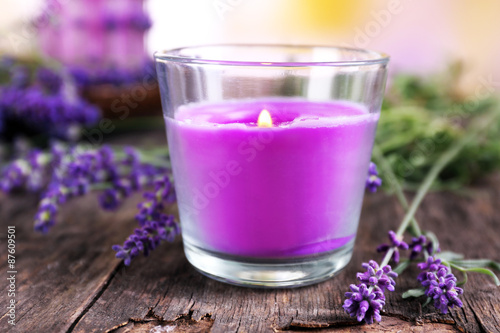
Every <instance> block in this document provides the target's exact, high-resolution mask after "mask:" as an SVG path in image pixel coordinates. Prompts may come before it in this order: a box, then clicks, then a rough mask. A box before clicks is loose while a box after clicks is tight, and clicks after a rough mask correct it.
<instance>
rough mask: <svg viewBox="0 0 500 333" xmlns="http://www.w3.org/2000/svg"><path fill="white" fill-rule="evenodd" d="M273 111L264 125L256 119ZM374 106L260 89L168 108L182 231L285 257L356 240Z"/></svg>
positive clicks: (224, 249) (208, 241) (219, 246)
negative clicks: (247, 97) (257, 94)
mask: <svg viewBox="0 0 500 333" xmlns="http://www.w3.org/2000/svg"><path fill="white" fill-rule="evenodd" d="M264 109H265V110H267V111H269V113H270V115H271V118H272V121H273V124H272V127H270V128H263V127H259V126H258V125H257V119H258V117H259V114H260V113H261V111H262V110H264ZM377 121H378V114H375V113H369V112H368V111H367V110H365V109H364V108H363V107H361V106H359V105H356V104H353V103H347V102H310V101H305V100H300V99H262V100H252V101H235V102H230V103H227V102H226V103H223V104H222V103H221V104H204V105H203V104H200V105H192V106H189V107H182V108H180V109H178V110H177V112H176V113H175V119H172V118H166V125H167V136H168V143H169V148H170V154H171V159H172V167H173V173H174V181H175V187H176V191H177V197H178V203H179V210H180V217H181V223H182V229H183V238H184V241H185V242H189V244H190V245H192V246H197V247H200V248H202V249H204V250H208V251H213V252H217V253H222V254H225V255H233V256H244V257H255V258H290V257H300V256H304V255H311V254H319V253H323V252H329V251H332V250H335V249H338V248H340V247H342V246H344V245H346V244H348V243H349V242H350V241H353V240H354V237H355V234H356V230H357V226H358V221H359V215H360V211H361V204H362V200H363V194H364V187H365V180H366V175H367V170H368V164H369V161H370V156H371V150H372V145H373V140H374V136H375V129H376V126H377Z"/></svg>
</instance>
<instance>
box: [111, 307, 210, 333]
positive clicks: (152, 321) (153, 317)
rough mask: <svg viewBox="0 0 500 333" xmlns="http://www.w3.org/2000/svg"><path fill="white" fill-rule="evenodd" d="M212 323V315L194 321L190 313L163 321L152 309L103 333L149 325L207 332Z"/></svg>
mask: <svg viewBox="0 0 500 333" xmlns="http://www.w3.org/2000/svg"><path fill="white" fill-rule="evenodd" d="M213 323H214V319H213V318H212V315H211V314H209V313H207V314H205V315H203V316H202V317H201V318H200V319H199V320H194V319H193V318H192V311H190V313H188V314H182V315H180V316H179V317H177V318H175V319H174V320H165V319H163V318H162V317H161V316H159V315H157V314H156V313H154V311H153V309H152V308H150V309H149V311H148V313H147V315H146V316H145V317H144V318H142V319H141V318H129V319H128V321H126V322H123V323H121V324H118V325H116V326H113V327H112V328H110V329H108V330H106V331H105V333H113V332H118V331H119V330H120V329H122V328H125V327H127V326H133V327H134V328H136V327H140V326H144V325H149V326H151V327H155V326H176V327H183V328H185V329H186V330H189V331H191V330H193V329H196V331H200V332H202V331H203V332H204V331H206V330H209V329H210V328H211V327H212V325H213Z"/></svg>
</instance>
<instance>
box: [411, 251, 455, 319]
mask: <svg viewBox="0 0 500 333" xmlns="http://www.w3.org/2000/svg"><path fill="white" fill-rule="evenodd" d="M418 268H420V269H421V270H422V272H421V273H420V274H419V275H418V277H417V280H418V281H420V283H421V284H422V286H423V287H425V288H426V290H425V295H426V296H427V297H430V298H432V299H433V300H434V306H435V307H436V308H437V309H438V310H439V311H441V313H444V314H446V313H448V308H453V307H454V306H457V307H459V308H461V307H462V306H463V303H462V301H461V300H460V299H459V297H458V296H460V295H462V294H463V289H462V288H459V287H457V278H456V277H455V275H453V273H452V272H451V269H450V268H449V267H448V266H445V265H443V264H442V263H441V260H440V259H436V258H434V257H429V258H428V259H427V262H424V263H420V264H418Z"/></svg>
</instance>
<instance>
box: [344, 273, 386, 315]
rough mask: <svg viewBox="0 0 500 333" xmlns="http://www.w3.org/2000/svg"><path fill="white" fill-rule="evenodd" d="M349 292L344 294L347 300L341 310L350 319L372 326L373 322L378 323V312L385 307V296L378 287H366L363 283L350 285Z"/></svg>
mask: <svg viewBox="0 0 500 333" xmlns="http://www.w3.org/2000/svg"><path fill="white" fill-rule="evenodd" d="M350 289H351V291H350V292H346V293H345V297H346V298H347V299H346V300H345V301H344V305H343V308H344V310H345V312H347V313H348V314H349V315H350V316H351V317H356V319H357V320H358V321H363V320H364V321H365V322H366V323H367V324H372V323H373V321H374V320H376V321H380V320H382V317H381V316H380V310H382V308H383V307H384V305H385V296H384V293H383V292H382V290H381V289H380V288H379V287H378V286H374V287H373V286H372V287H367V286H366V285H365V284H364V283H361V284H359V285H357V286H356V285H354V284H351V286H350Z"/></svg>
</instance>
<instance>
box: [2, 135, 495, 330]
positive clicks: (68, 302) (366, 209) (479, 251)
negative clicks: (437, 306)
mask: <svg viewBox="0 0 500 333" xmlns="http://www.w3.org/2000/svg"><path fill="white" fill-rule="evenodd" d="M128 139H130V140H132V141H133V139H134V138H128ZM139 199H140V198H139V196H135V197H133V198H131V199H130V200H129V201H128V202H127V204H126V205H125V207H123V208H121V209H120V210H118V211H117V212H115V213H109V212H103V211H102V210H100V209H99V207H98V204H97V198H96V196H95V195H90V196H88V197H86V198H82V199H78V200H74V201H72V202H70V203H69V204H68V205H67V206H66V207H65V208H64V209H63V211H62V213H61V215H60V219H61V221H64V222H61V223H59V224H58V225H57V226H56V227H54V229H53V230H52V231H51V232H50V233H49V234H48V235H39V234H36V233H34V232H33V221H32V217H33V215H34V213H35V210H36V198H35V197H33V196H29V195H23V194H19V195H15V196H13V197H5V196H2V197H0V236H1V239H2V245H1V246H0V272H2V273H1V274H0V275H1V276H2V279H1V280H0V290H1V292H2V294H1V296H0V308H1V309H2V311H1V312H0V315H1V319H0V331H1V332H4V331H8V330H10V331H12V332H294V331H321V332H332V331H335V332H395V331H401V332H430V331H432V332H455V331H462V332H500V305H499V303H500V288H497V287H495V286H494V284H493V283H492V282H491V280H490V279H489V278H487V277H484V276H482V275H481V276H480V275H470V276H469V283H468V284H467V285H466V290H465V295H464V296H463V301H464V307H463V308H462V309H455V310H451V312H450V313H449V314H447V315H440V314H437V313H436V312H435V311H434V310H433V307H432V306H429V307H426V308H422V306H421V305H420V301H422V300H420V299H418V300H415V299H402V298H401V291H403V290H406V289H408V288H414V287H418V282H417V281H416V280H415V276H416V274H417V273H418V272H417V270H416V269H412V270H409V271H406V272H405V273H404V274H403V275H402V276H401V277H400V278H398V280H397V292H395V293H390V294H388V295H387V297H388V301H387V305H386V307H385V312H384V314H383V321H382V323H380V324H375V325H372V326H366V325H359V324H358V323H357V322H356V321H355V320H353V319H352V318H350V317H349V316H348V315H346V314H345V313H344V311H343V310H342V307H341V305H342V303H343V295H344V293H345V292H346V291H347V288H348V286H349V284H351V283H355V274H356V272H357V271H358V270H359V269H360V265H361V263H362V262H364V261H367V260H369V259H372V258H375V259H379V258H380V256H379V255H377V254H376V253H375V252H374V248H375V247H376V245H377V244H378V243H380V242H382V241H385V240H386V233H387V231H388V230H389V229H391V228H396V227H397V225H398V224H399V221H400V220H401V218H402V216H403V213H404V212H403V211H402V209H401V208H400V206H399V205H398V204H397V202H396V201H395V199H394V198H392V197H389V196H387V195H385V194H383V193H377V194H374V195H372V194H367V195H366V198H365V203H364V206H363V213H362V217H361V224H360V229H359V234H358V238H357V241H356V246H355V252H354V256H353V259H352V261H351V263H350V264H349V265H348V267H347V268H346V269H345V270H344V271H342V272H341V273H340V274H339V275H337V276H336V277H334V278H332V279H330V280H328V281H325V282H323V283H320V284H317V285H314V286H309V287H303V288H298V289H285V290H281V289H280V290H278V289H276V290H261V289H249V288H240V287H235V286H229V285H226V284H223V283H220V282H216V281H213V280H211V279H209V278H206V277H204V276H202V275H201V274H199V273H198V272H197V271H196V270H195V269H193V268H192V266H190V264H189V263H188V262H187V260H186V258H185V257H184V254H183V251H182V242H181V241H180V240H177V241H176V242H174V243H172V244H164V245H162V246H161V247H160V248H159V249H157V250H156V251H154V252H153V253H152V254H151V256H150V257H149V258H143V257H140V258H137V259H136V260H134V262H133V263H132V265H131V266H130V267H125V266H123V265H122V264H120V263H119V261H118V260H116V259H115V258H114V253H113V251H112V250H111V245H113V244H117V243H121V242H122V241H123V240H124V239H125V238H126V236H127V235H128V234H129V233H130V232H131V231H132V230H133V229H134V227H135V222H134V220H133V216H134V214H135V203H136V202H137V201H138V200H139ZM499 203H500V175H496V176H494V177H490V178H488V179H487V180H485V182H484V183H483V184H480V185H478V186H477V187H476V188H473V189H470V190H469V191H468V195H458V194H453V193H432V194H430V195H429V196H428V197H427V198H426V199H425V200H424V203H423V206H422V208H421V209H420V210H419V212H418V214H417V217H418V219H419V221H420V223H421V224H422V225H423V226H424V228H425V229H429V230H432V231H434V232H435V233H436V234H438V235H439V238H440V240H441V247H442V248H443V249H446V250H453V251H455V252H465V253H467V256H468V258H481V257H489V258H491V259H495V260H497V261H500V242H499V240H500V214H499V208H498V204H499ZM8 225H15V226H16V236H17V254H16V259H17V263H16V266H17V268H18V272H19V273H18V275H17V288H18V294H17V304H16V306H17V307H16V308H17V313H16V326H15V327H11V325H8V324H7V317H6V316H5V315H4V314H5V312H6V311H5V309H6V306H7V302H8V298H7V297H6V294H7V292H6V290H7V284H6V282H5V278H3V276H5V272H6V271H7V267H6V256H7V253H6V246H5V239H6V230H7V226H8Z"/></svg>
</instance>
